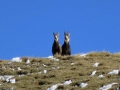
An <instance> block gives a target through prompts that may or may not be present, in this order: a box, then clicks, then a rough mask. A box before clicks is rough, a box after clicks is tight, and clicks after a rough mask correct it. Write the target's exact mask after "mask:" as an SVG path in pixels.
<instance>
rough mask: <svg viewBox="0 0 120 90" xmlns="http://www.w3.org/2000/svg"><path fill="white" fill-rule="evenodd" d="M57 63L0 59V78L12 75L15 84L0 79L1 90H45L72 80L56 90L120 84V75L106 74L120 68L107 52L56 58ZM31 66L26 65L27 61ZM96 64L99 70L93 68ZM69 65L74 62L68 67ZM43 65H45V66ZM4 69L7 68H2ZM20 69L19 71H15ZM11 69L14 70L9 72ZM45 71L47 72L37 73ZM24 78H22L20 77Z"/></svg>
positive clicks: (118, 57) (87, 89) (119, 56)
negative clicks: (84, 85) (92, 74)
mask: <svg viewBox="0 0 120 90" xmlns="http://www.w3.org/2000/svg"><path fill="white" fill-rule="evenodd" d="M56 58H57V59H59V61H54V60H51V59H48V58H34V57H23V58H22V62H11V63H9V62H10V61H9V60H7V61H4V60H0V65H1V68H0V76H3V75H14V76H15V78H16V83H15V84H12V83H10V82H9V83H7V82H6V81H2V80H0V84H2V85H1V87H0V89H2V88H7V89H10V88H11V87H14V89H15V90H47V88H49V87H51V86H52V85H55V84H58V83H64V81H65V80H67V79H71V80H72V83H71V84H70V85H66V86H64V85H60V86H58V87H57V89H56V90H66V89H68V90H98V89H99V88H100V87H101V86H102V85H104V84H105V85H106V84H110V83H113V82H118V83H119V82H120V81H119V80H118V78H120V72H119V74H118V75H108V73H109V72H111V71H112V70H115V69H119V68H120V54H119V53H115V54H111V53H109V52H91V53H88V54H87V55H86V56H85V57H81V56H80V54H76V55H73V56H56ZM28 59H29V60H30V61H31V62H30V64H28V65H27V64H26V61H27V60H28ZM96 62H99V65H98V67H93V66H92V65H93V64H94V63H96ZM71 63H74V64H73V65H71ZM44 65H46V66H44ZM2 66H5V67H6V68H2ZM18 67H20V68H21V69H22V70H21V71H19V70H18V69H17V68H18ZM12 69H14V71H12ZM43 70H47V73H45V74H44V73H40V72H42V71H43ZM94 70H96V71H97V72H96V74H95V75H94V76H92V77H91V76H90V74H91V72H92V71H94ZM100 74H103V75H104V78H98V75H100ZM19 75H25V76H19ZM81 82H87V83H88V86H86V87H85V88H81V87H79V85H80V83H81ZM118 86H120V84H118V85H114V86H113V87H112V88H111V90H115V89H116V88H117V87H118Z"/></svg>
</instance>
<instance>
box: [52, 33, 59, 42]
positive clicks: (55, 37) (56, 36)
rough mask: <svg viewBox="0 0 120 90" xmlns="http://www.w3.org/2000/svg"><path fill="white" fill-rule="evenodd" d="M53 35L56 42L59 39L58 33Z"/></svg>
mask: <svg viewBox="0 0 120 90" xmlns="http://www.w3.org/2000/svg"><path fill="white" fill-rule="evenodd" d="M53 35H54V40H55V41H56V42H57V41H58V37H59V33H54V32H53Z"/></svg>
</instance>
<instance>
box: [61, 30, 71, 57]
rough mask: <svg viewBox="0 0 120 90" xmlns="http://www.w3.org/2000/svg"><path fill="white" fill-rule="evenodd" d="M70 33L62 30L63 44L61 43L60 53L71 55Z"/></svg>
mask: <svg viewBox="0 0 120 90" xmlns="http://www.w3.org/2000/svg"><path fill="white" fill-rule="evenodd" d="M69 41H70V33H66V32H64V44H63V45H62V55H71V48H70V44H69Z"/></svg>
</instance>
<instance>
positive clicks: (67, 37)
mask: <svg viewBox="0 0 120 90" xmlns="http://www.w3.org/2000/svg"><path fill="white" fill-rule="evenodd" d="M64 41H65V42H66V43H68V42H69V41H70V33H68V32H67V33H66V32H64Z"/></svg>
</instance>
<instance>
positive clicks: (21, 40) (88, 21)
mask: <svg viewBox="0 0 120 90" xmlns="http://www.w3.org/2000/svg"><path fill="white" fill-rule="evenodd" d="M64 30H66V31H69V32H70V34H71V36H70V45H71V49H72V54H76V53H86V52H91V51H109V52H111V53H115V52H119V51H120V40H119V39H120V0H0V59H12V58H13V57H18V56H19V57H23V56H30V57H45V56H49V55H52V52H51V47H52V43H53V32H59V33H60V37H59V42H60V44H61V45H62V44H63V42H64V38H63V37H64V34H63V33H64Z"/></svg>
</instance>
